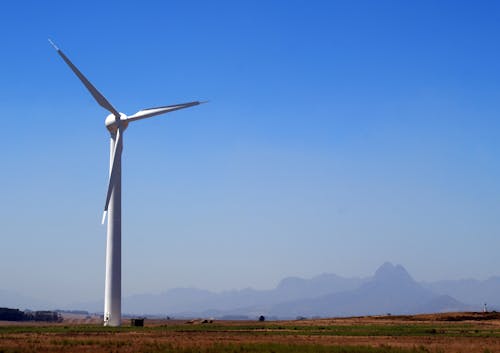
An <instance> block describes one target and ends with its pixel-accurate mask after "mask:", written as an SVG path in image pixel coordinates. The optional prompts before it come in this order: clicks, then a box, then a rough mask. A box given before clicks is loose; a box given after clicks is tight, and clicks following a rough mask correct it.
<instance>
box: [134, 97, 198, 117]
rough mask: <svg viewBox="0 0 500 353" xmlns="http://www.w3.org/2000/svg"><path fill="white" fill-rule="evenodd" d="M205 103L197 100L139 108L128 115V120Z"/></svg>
mask: <svg viewBox="0 0 500 353" xmlns="http://www.w3.org/2000/svg"><path fill="white" fill-rule="evenodd" d="M203 103H207V102H198V101H196V102H188V103H181V104H174V105H166V106H163V107H156V108H148V109H143V110H139V111H138V112H137V113H135V114H134V115H130V116H128V117H127V119H126V120H127V121H135V120H141V119H146V118H150V117H152V116H155V115H160V114H165V113H170V112H173V111H174V110H179V109H184V108H189V107H193V106H195V105H199V104H203Z"/></svg>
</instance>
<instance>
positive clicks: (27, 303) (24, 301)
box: [0, 289, 53, 310]
mask: <svg viewBox="0 0 500 353" xmlns="http://www.w3.org/2000/svg"><path fill="white" fill-rule="evenodd" d="M0 307H3V308H18V309H23V310H24V309H30V310H43V309H47V308H53V305H52V304H50V303H47V302H43V301H41V300H38V299H35V298H31V297H27V296H24V295H21V294H19V293H17V292H13V291H8V290H3V289H0Z"/></svg>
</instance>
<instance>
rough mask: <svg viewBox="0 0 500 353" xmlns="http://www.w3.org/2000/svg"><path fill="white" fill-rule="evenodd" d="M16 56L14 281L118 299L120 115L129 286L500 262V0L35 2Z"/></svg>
mask: <svg viewBox="0 0 500 353" xmlns="http://www.w3.org/2000/svg"><path fill="white" fill-rule="evenodd" d="M0 29H1V30H2V33H4V36H3V39H2V44H3V50H2V53H1V55H0V64H1V65H0V77H1V78H2V79H1V80H0V106H1V107H2V113H3V114H2V118H1V122H2V127H1V129H0V134H1V137H0V151H1V152H0V163H1V165H2V173H0V185H1V190H2V192H1V195H2V196H1V198H0V237H1V239H2V256H0V268H2V271H0V283H1V286H0V289H8V290H14V291H17V292H20V293H24V294H26V295H31V296H34V297H38V298H41V299H44V300H52V301H53V302H56V303H60V304H65V303H71V302H77V301H86V300H94V299H101V298H102V295H103V291H104V255H105V227H103V226H101V225H100V217H101V212H102V208H103V204H104V198H105V191H106V183H107V173H108V170H107V168H108V148H109V146H108V144H109V142H108V138H109V137H108V133H107V131H106V129H105V128H104V118H105V117H106V115H107V112H106V111H105V110H103V109H102V108H101V107H99V106H98V105H97V104H96V103H95V102H94V101H93V99H92V97H91V96H90V95H89V94H88V92H87V91H86V90H85V89H84V87H83V86H82V85H81V83H80V82H79V81H78V80H77V79H76V77H75V76H74V75H73V73H72V72H71V71H70V70H69V69H68V68H67V67H66V65H65V64H64V62H63V61H62V60H61V59H60V58H59V57H58V56H57V54H56V53H55V51H54V50H53V49H52V47H51V46H50V45H49V43H48V42H47V38H49V37H50V38H52V39H53V40H54V41H55V42H56V43H57V44H58V45H59V47H61V49H62V50H63V51H64V52H65V53H66V55H68V57H69V58H71V60H73V62H74V63H75V64H76V65H77V66H78V67H79V68H80V70H81V71H82V72H83V73H84V74H85V75H86V76H87V77H88V78H89V79H90V80H91V81H92V82H93V83H94V85H95V86H96V87H97V88H98V89H99V90H100V91H101V92H102V93H103V94H104V95H105V96H106V97H107V98H108V100H109V101H110V102H111V103H112V104H113V105H114V106H115V107H117V109H119V110H120V111H122V112H124V113H127V114H132V113H134V112H136V111H137V110H139V109H142V108H147V107H154V106H158V105H166V104H173V103H179V102H185V101H190V100H198V99H200V100H210V103H209V104H206V105H203V106H199V107H194V108H190V109H187V110H183V111H179V112H174V113H172V114H168V115H165V116H160V117H156V118H154V119H150V120H146V121H141V122H137V123H134V124H133V125H131V126H130V128H129V129H128V130H127V132H126V134H125V136H124V142H125V147H124V148H125V149H124V156H123V158H124V159H123V168H124V171H123V178H124V179H123V183H124V184H123V188H124V189H123V190H124V193H123V216H124V220H123V292H124V295H129V294H135V293H142V292H159V291H163V290H166V289H168V288H173V287H179V286H195V287H200V288H206V289H212V290H224V289H237V288H243V287H247V286H251V287H253V288H271V287H273V286H275V285H276V283H277V281H278V280H280V279H281V278H283V277H285V276H289V275H297V276H304V277H310V276H314V275H317V274H320V273H323V272H333V273H337V274H341V275H346V276H366V275H370V274H371V273H372V272H373V271H374V270H375V268H376V267H377V266H379V265H380V264H382V263H383V262H384V261H387V260H389V261H393V262H395V263H401V264H403V265H404V266H405V267H406V268H407V269H408V270H409V271H410V272H411V273H412V274H413V275H414V276H415V277H416V279H418V280H436V279H443V278H464V277H475V278H487V277H489V276H492V275H499V274H500V270H499V268H500V259H499V257H498V249H499V248H500V237H499V232H500V222H499V221H498V220H499V217H498V215H499V214H500V183H499V180H500V163H499V162H500V160H499V158H500V157H499V156H500V139H499V138H498V137H499V134H500V119H499V112H500V99H499V98H500V84H499V82H500V70H499V69H500V60H499V59H500V47H499V46H500V44H499V41H498V36H499V34H500V5H499V4H498V2H495V1H477V2H466V1H439V2H437V1H240V2H235V1H210V2H206V1H171V2H162V1H140V2H133V1H131V2H127V3H126V4H124V3H123V2H118V1H116V2H113V1H110V2H103V1H100V2H97V1H85V2H80V3H78V4H75V3H69V2H63V1H61V2H57V1H51V2H43V3H41V2H35V1H32V2H30V1H19V2H15V3H12V2H11V3H10V4H4V5H3V9H2V12H1V13H0Z"/></svg>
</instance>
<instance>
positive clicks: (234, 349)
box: [140, 343, 438, 353]
mask: <svg viewBox="0 0 500 353" xmlns="http://www.w3.org/2000/svg"><path fill="white" fill-rule="evenodd" d="M140 352H142V353H425V352H430V351H429V350H428V349H427V348H425V347H423V346H420V347H414V348H398V347H391V346H385V345H382V346H379V347H370V346H322V345H316V344H314V345H294V344H281V343H249V344H215V345H212V346H207V347H186V348H180V347H175V346H172V345H171V344H159V343H152V344H146V345H144V346H143V348H142V350H141V351H140ZM436 353H438V352H436Z"/></svg>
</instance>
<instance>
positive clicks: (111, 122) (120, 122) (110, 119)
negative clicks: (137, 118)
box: [104, 112, 128, 135]
mask: <svg viewBox="0 0 500 353" xmlns="http://www.w3.org/2000/svg"><path fill="white" fill-rule="evenodd" d="M119 114H120V119H117V118H116V116H115V115H114V114H109V115H108V116H107V117H106V120H104V124H105V125H106V129H108V131H109V133H110V134H111V135H116V131H117V130H118V127H121V129H122V131H123V130H125V129H126V128H127V126H128V121H127V118H128V116H127V115H126V114H123V113H121V112H120V113H119Z"/></svg>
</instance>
